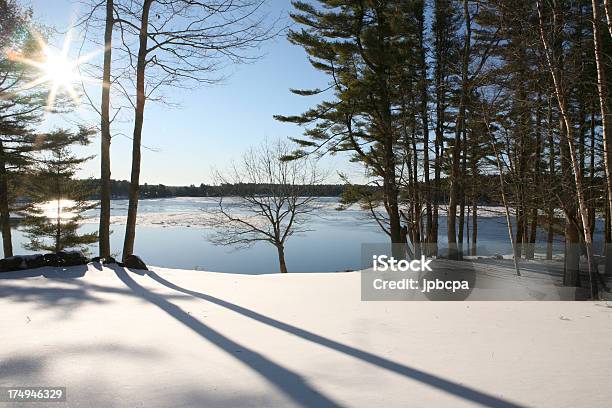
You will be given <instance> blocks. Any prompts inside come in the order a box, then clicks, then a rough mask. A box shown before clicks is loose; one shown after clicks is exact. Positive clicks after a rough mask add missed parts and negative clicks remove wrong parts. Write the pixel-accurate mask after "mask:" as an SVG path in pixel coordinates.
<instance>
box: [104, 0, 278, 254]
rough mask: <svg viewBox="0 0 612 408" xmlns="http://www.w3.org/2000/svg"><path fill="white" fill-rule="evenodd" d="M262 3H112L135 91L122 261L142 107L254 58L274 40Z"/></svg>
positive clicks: (133, 201)
mask: <svg viewBox="0 0 612 408" xmlns="http://www.w3.org/2000/svg"><path fill="white" fill-rule="evenodd" d="M264 2H265V0H222V1H219V2H204V1H193V0H164V1H162V0H143V1H142V2H135V1H131V0H116V1H115V5H114V7H115V10H114V12H115V18H114V23H115V24H116V25H117V27H118V29H119V31H120V37H121V43H122V49H123V50H124V51H125V52H126V53H127V55H128V57H129V64H130V68H131V72H132V75H131V78H132V79H133V78H135V89H136V92H135V95H132V96H133V97H135V102H133V109H134V128H133V135H132V170H131V177H130V192H129V207H128V216H127V225H126V231H125V239H124V244H123V258H125V257H126V256H128V255H131V254H132V252H133V249H134V240H135V236H136V215H137V211H138V199H139V183H140V162H141V140H142V129H143V123H144V111H145V103H146V102H147V101H148V100H151V99H152V98H154V94H156V92H157V91H159V90H161V89H163V88H164V87H168V86H171V87H185V88H186V87H188V86H190V83H191V85H192V83H193V82H195V83H209V84H210V83H216V82H218V81H219V80H220V79H221V78H220V77H219V76H215V75H214V73H215V72H218V71H219V70H220V69H221V68H223V67H224V66H225V65H226V64H227V63H240V62H245V61H249V60H252V59H253V58H256V56H254V55H252V53H251V52H249V51H250V50H252V49H253V48H256V47H257V46H258V45H259V44H260V43H261V42H263V41H265V40H267V39H269V38H271V37H272V36H274V34H275V33H274V31H273V30H274V24H271V25H269V26H266V18H267V16H266V15H265V13H263V12H262V6H263V4H264ZM157 98H159V95H158V96H157ZM158 100H159V99H158Z"/></svg>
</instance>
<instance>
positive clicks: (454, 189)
mask: <svg viewBox="0 0 612 408" xmlns="http://www.w3.org/2000/svg"><path fill="white" fill-rule="evenodd" d="M463 15H464V19H465V39H464V44H463V59H462V64H461V93H460V95H459V112H458V114H457V122H456V126H455V141H454V144H453V157H452V165H451V177H450V183H451V185H450V196H449V202H448V219H447V224H448V228H447V230H448V231H447V237H448V257H449V259H459V251H458V250H457V230H456V224H457V204H458V201H459V165H460V163H461V162H460V159H461V157H460V155H461V130H462V127H463V126H465V100H466V97H467V92H468V69H469V62H470V45H471V44H470V43H471V38H472V37H471V36H472V25H471V17H470V12H469V8H468V0H463Z"/></svg>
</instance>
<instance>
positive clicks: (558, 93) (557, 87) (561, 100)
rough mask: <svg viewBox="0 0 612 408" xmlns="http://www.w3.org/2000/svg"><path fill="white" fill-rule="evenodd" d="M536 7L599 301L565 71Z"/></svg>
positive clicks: (593, 284) (556, 19)
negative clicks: (572, 133) (564, 132)
mask: <svg viewBox="0 0 612 408" xmlns="http://www.w3.org/2000/svg"><path fill="white" fill-rule="evenodd" d="M536 5H537V10H538V26H539V27H538V28H539V31H540V39H541V40H542V46H543V48H544V54H545V56H546V62H547V64H548V68H549V71H550V75H551V78H552V81H553V86H554V93H555V97H556V99H557V104H558V105H559V113H560V115H561V119H562V121H563V125H564V126H565V129H566V131H567V133H568V137H567V138H566V139H567V144H568V148H569V155H570V162H571V168H572V171H573V173H574V183H575V186H576V196H577V198H578V211H579V213H580V220H581V222H582V232H583V238H584V244H585V248H586V255H587V260H588V265H589V278H590V279H589V280H590V284H591V296H592V297H593V299H597V298H598V297H599V293H598V288H597V279H596V277H595V275H596V274H597V271H596V270H595V264H594V259H593V245H592V238H591V236H592V235H591V224H590V223H589V212H588V208H587V205H586V201H585V196H584V187H583V184H582V171H581V169H580V166H579V164H578V159H577V155H576V146H575V142H574V140H573V138H572V137H571V135H570V134H569V133H570V132H571V129H573V127H572V123H571V118H570V114H569V112H568V108H567V95H566V88H565V86H566V84H564V82H563V78H562V75H561V74H562V72H563V71H562V69H560V67H559V66H558V62H557V61H558V57H557V56H556V55H553V50H552V48H551V46H550V45H549V42H548V40H547V36H546V34H545V28H544V17H543V12H542V4H541V2H540V1H539V0H538V1H537V2H536ZM551 11H552V14H553V22H554V23H553V24H555V23H556V22H557V21H558V18H557V14H556V13H557V10H556V8H555V7H554V6H553V8H552V10H551ZM553 28H555V27H553ZM553 32H554V30H553Z"/></svg>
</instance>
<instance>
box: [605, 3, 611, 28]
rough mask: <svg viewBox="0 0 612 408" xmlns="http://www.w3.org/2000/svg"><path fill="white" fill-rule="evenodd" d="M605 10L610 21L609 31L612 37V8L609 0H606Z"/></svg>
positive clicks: (607, 19)
mask: <svg viewBox="0 0 612 408" xmlns="http://www.w3.org/2000/svg"><path fill="white" fill-rule="evenodd" d="M604 10H605V11H606V22H607V23H608V33H610V37H612V10H610V2H609V0H604Z"/></svg>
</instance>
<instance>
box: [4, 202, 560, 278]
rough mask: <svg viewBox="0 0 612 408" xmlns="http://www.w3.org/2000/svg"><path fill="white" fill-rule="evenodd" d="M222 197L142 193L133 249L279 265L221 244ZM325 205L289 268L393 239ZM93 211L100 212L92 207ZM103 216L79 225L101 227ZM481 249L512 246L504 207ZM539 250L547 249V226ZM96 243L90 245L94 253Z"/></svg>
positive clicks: (119, 228)
mask: <svg viewBox="0 0 612 408" xmlns="http://www.w3.org/2000/svg"><path fill="white" fill-rule="evenodd" d="M217 202H218V201H217V199H216V198H168V199H152V200H142V201H140V204H139V209H138V214H139V219H138V227H137V232H136V244H135V250H134V253H135V254H137V255H139V256H141V257H142V259H143V260H144V261H145V262H146V263H147V264H150V265H156V266H162V267H169V268H182V269H199V270H207V271H217V272H231V273H246V274H261V273H274V272H278V259H277V254H276V249H275V248H274V247H273V246H272V245H271V244H268V243H258V244H256V245H254V246H253V247H250V248H248V249H235V248H231V247H223V246H215V245H213V244H212V243H211V242H210V241H209V239H208V238H209V237H210V235H211V232H212V231H211V229H210V228H207V227H206V226H204V225H203V224H204V223H203V222H202V221H203V220H204V219H205V218H206V217H205V216H206V211H207V210H210V209H211V208H213V207H215V206H217ZM319 203H320V205H321V209H320V210H319V211H318V212H317V216H315V217H312V218H311V219H310V221H309V222H308V224H307V228H308V229H310V231H308V232H305V233H303V234H300V235H295V236H292V237H290V238H289V240H288V241H287V244H286V248H285V252H286V260H287V267H288V269H289V271H290V272H328V271H344V270H349V269H351V270H353V269H360V268H361V246H362V244H374V243H388V242H389V240H388V238H387V236H386V234H384V233H383V232H382V230H381V229H380V227H379V226H378V225H377V224H376V222H375V221H373V220H372V219H369V218H368V215H367V213H366V212H364V211H361V210H360V209H358V208H356V209H349V210H344V211H337V210H336V209H335V208H336V207H337V204H338V200H337V199H336V198H321V199H319ZM127 207H128V202H127V200H113V201H112V209H111V222H112V223H113V224H112V225H111V229H112V231H113V233H112V234H111V246H112V252H113V254H114V255H116V257H119V256H120V253H121V248H122V246H123V234H124V232H125V225H124V223H125V216H126V214H127ZM89 215H91V216H92V217H95V216H96V215H97V214H96V213H95V212H93V213H91V214H89ZM97 227H98V226H97V220H96V219H95V218H93V219H92V220H91V223H90V224H85V225H83V227H82V228H81V229H82V231H83V232H89V231H95V230H96V229H97ZM478 231H479V255H492V254H495V253H501V254H509V253H511V252H512V251H511V246H510V244H509V240H508V232H507V227H506V224H505V218H504V217H503V216H501V215H499V214H493V215H491V214H489V216H486V217H485V216H482V217H479V222H478ZM439 234H440V245H441V246H442V245H444V244H445V242H446V218H445V217H444V216H441V217H440V231H439ZM539 235H540V236H539V237H538V239H539V240H541V241H540V244H539V245H538V247H537V248H536V251H539V252H545V245H546V244H545V243H544V242H543V240H544V236H545V235H544V233H543V231H540V232H539ZM24 242H25V237H24V235H23V233H22V232H21V231H20V230H19V228H17V229H16V230H14V234H13V245H14V252H15V254H27V253H31V252H30V251H27V250H24V249H23V243H24ZM555 248H556V249H555V250H556V252H559V251H561V252H562V251H563V246H562V237H557V238H556V244H555ZM96 252H97V248H96V247H93V248H92V254H95V253H96Z"/></svg>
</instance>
